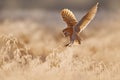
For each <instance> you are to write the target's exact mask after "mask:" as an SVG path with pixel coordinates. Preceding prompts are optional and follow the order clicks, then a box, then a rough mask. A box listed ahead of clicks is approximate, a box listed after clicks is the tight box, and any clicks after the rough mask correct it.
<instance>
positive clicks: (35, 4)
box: [0, 0, 120, 10]
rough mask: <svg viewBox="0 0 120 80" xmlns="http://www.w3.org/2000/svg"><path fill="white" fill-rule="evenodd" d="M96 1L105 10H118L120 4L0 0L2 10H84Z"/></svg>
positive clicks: (80, 0) (77, 0)
mask: <svg viewBox="0 0 120 80" xmlns="http://www.w3.org/2000/svg"><path fill="white" fill-rule="evenodd" d="M96 2H99V3H100V5H101V8H104V9H105V10H118V8H119V6H120V5H119V3H120V0H0V10H4V9H8V10H9V9H12V10H16V9H21V10H26V9H27V10H28V9H29V10H34V9H38V10H40V9H46V10H60V9H62V8H70V9H75V10H80V9H82V10H84V9H86V8H89V7H88V6H91V5H92V4H95V3H96ZM83 8H84V9H83Z"/></svg>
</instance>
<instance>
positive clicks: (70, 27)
mask: <svg viewBox="0 0 120 80" xmlns="http://www.w3.org/2000/svg"><path fill="white" fill-rule="evenodd" d="M97 6H98V3H97V4H96V5H94V6H93V7H92V8H91V9H90V10H89V11H88V12H87V14H86V15H85V16H84V17H83V18H82V19H81V20H80V21H79V22H78V21H77V19H76V18H75V16H74V14H73V13H72V11H70V10H69V9H63V10H62V11H61V16H62V18H63V20H64V21H65V22H66V24H67V28H65V29H64V30H63V33H64V35H65V37H69V38H70V42H69V43H68V44H66V45H65V46H71V45H72V44H73V43H74V41H75V40H76V41H77V42H78V43H79V44H81V39H80V37H79V36H78V34H79V33H80V32H81V31H82V30H84V29H85V28H86V27H87V25H88V24H89V23H90V22H91V20H92V19H93V18H94V17H95V15H96V12H97Z"/></svg>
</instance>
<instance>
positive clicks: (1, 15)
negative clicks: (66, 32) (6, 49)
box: [0, 0, 120, 26]
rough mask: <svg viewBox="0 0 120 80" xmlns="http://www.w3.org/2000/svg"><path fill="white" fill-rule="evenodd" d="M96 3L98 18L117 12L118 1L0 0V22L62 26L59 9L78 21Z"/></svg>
mask: <svg viewBox="0 0 120 80" xmlns="http://www.w3.org/2000/svg"><path fill="white" fill-rule="evenodd" d="M96 2H99V9H98V11H99V14H100V18H101V15H103V14H105V13H106V14H107V15H106V14H105V16H108V15H109V14H110V13H115V14H116V12H119V7H120V5H119V3H120V0H0V20H1V21H2V20H3V19H6V18H7V19H12V20H16V19H19V20H23V19H29V20H34V21H39V22H41V23H44V24H48V25H50V24H52V26H53V24H58V23H61V24H62V25H63V22H62V19H61V16H60V14H59V13H60V10H61V9H63V8H68V9H70V10H72V11H73V12H74V14H75V15H76V16H77V17H78V20H79V19H80V18H81V17H82V16H83V15H84V14H85V12H86V11H87V10H89V9H90V7H92V6H93V5H94V4H96ZM100 11H101V12H102V14H101V13H100ZM82 14H83V15H82ZM99 14H98V15H99ZM108 17H109V16H108ZM51 19H52V20H51Z"/></svg>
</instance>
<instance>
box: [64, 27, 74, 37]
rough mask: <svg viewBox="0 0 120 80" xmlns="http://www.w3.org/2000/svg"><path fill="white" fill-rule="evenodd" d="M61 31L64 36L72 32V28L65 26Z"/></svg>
mask: <svg viewBox="0 0 120 80" xmlns="http://www.w3.org/2000/svg"><path fill="white" fill-rule="evenodd" d="M63 33H64V35H65V37H68V36H71V35H72V33H73V28H65V29H64V30H63Z"/></svg>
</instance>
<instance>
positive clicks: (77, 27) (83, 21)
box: [74, 3, 98, 32]
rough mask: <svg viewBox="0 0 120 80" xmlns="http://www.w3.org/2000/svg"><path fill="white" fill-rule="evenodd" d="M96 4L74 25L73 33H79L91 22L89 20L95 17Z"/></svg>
mask: <svg viewBox="0 0 120 80" xmlns="http://www.w3.org/2000/svg"><path fill="white" fill-rule="evenodd" d="M97 6H98V3H97V4H96V5H95V6H93V7H92V8H91V9H90V10H89V11H88V13H87V14H86V15H85V16H84V17H83V18H82V19H81V20H80V21H79V22H78V23H77V24H76V25H75V27H74V30H75V32H81V31H82V30H84V29H85V28H86V27H87V25H88V24H89V23H90V22H91V20H92V19H93V18H94V17H95V15H96V12H97Z"/></svg>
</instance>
